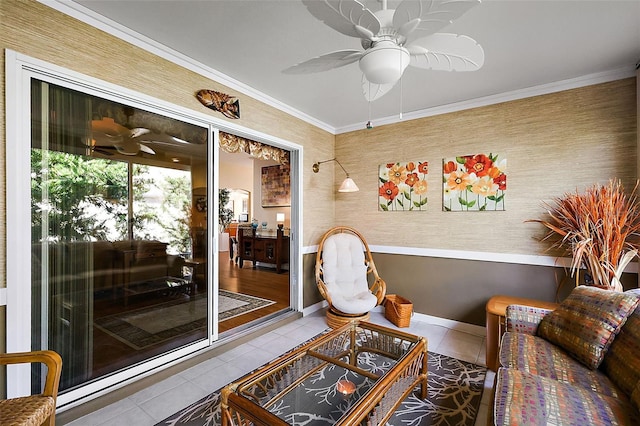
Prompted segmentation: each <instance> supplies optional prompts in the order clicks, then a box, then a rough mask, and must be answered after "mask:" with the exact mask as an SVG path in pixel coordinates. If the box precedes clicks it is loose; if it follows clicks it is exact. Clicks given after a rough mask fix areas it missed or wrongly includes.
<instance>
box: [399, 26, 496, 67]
mask: <svg viewBox="0 0 640 426" xmlns="http://www.w3.org/2000/svg"><path fill="white" fill-rule="evenodd" d="M405 47H406V48H407V50H408V51H409V54H410V55H411V62H410V63H409V65H411V66H414V67H418V68H424V69H430V70H436V71H476V70H478V69H480V68H481V67H482V65H483V64H484V50H483V49H482V46H480V45H479V44H478V43H477V42H476V41H475V40H474V39H472V38H471V37H467V36H464V35H457V34H447V33H438V34H432V35H430V36H428V37H423V38H420V39H418V40H415V41H414V42H412V43H411V44H409V45H407V46H405Z"/></svg>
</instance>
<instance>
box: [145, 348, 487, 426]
mask: <svg viewBox="0 0 640 426" xmlns="http://www.w3.org/2000/svg"><path fill="white" fill-rule="evenodd" d="M366 362H367V363H370V362H371V367H372V368H375V369H381V370H384V369H386V368H388V366H389V364H388V362H387V361H386V358H384V357H381V356H377V355H369V356H368V359H367V361H366ZM428 366H429V373H428V396H427V399H426V400H422V399H420V390H419V387H417V388H416V389H414V392H413V393H412V394H410V395H409V396H408V397H407V398H406V399H405V400H404V401H403V402H402V404H401V405H400V406H399V407H398V409H397V410H396V411H395V413H394V414H393V416H392V417H391V419H390V420H389V422H388V423H387V425H389V426H420V425H473V424H474V423H475V419H476V416H477V415H478V408H479V406H480V401H481V398H482V391H483V389H484V379H485V375H486V371H487V370H486V368H485V367H482V366H479V365H475V364H472V363H469V362H465V361H461V360H458V359H455V358H451V357H448V356H445V355H440V354H436V353H432V352H429V358H428ZM331 369H333V366H331V367H325V368H324V369H322V370H320V371H319V372H317V373H316V374H314V375H313V377H312V380H311V381H310V385H306V386H308V388H307V389H305V391H306V392H310V393H314V394H315V395H316V398H318V397H319V398H320V399H322V400H325V401H332V400H335V401H339V402H337V403H336V402H333V403H330V405H331V411H330V412H328V413H327V412H326V411H324V412H323V410H320V409H318V410H314V412H313V413H304V412H295V413H288V414H284V413H283V412H282V409H283V407H286V406H287V403H286V402H285V403H282V404H281V405H277V406H275V407H268V408H269V409H270V410H271V411H273V412H276V413H277V414H278V415H283V414H284V416H285V418H287V421H288V423H289V424H295V425H314V426H316V425H317V426H319V425H327V426H328V425H333V424H335V422H336V420H337V419H338V418H339V417H340V416H341V415H342V413H343V412H344V411H345V410H347V409H348V408H349V404H348V401H346V402H345V401H344V399H340V398H341V397H339V396H337V395H335V383H336V377H335V376H334V375H332V372H331V371H329V370H331ZM297 395H298V396H299V395H300V394H299V393H298V394H297ZM219 396H220V390H217V391H216V392H213V393H212V394H210V395H209V396H207V397H205V398H203V399H201V400H200V401H198V402H196V403H194V404H192V405H190V406H189V407H187V408H185V409H183V410H182V411H180V412H178V413H176V414H174V415H172V416H170V417H168V418H167V419H165V420H163V421H162V422H160V423H158V424H157V425H156V426H174V425H175V426H178V425H189V426H210V425H216V426H217V425H220V424H221V422H220V409H219ZM336 398H338V399H336Z"/></svg>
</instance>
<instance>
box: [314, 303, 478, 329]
mask: <svg viewBox="0 0 640 426" xmlns="http://www.w3.org/2000/svg"><path fill="white" fill-rule="evenodd" d="M327 306H328V304H327V302H326V300H323V301H322V302H318V303H315V304H313V305H311V306H307V307H306V308H304V310H303V311H302V315H303V316H305V317H306V316H307V315H311V314H313V313H315V312H317V311H319V310H321V309H324V308H326V307H327ZM372 312H384V308H383V307H382V306H376V307H375V308H374V309H373V310H372ZM411 318H412V319H413V320H415V321H420V322H426V323H429V324H434V325H440V326H443V327H447V328H450V329H452V330H456V331H461V332H463V333H469V334H473V335H474V336H481V337H485V336H486V335H487V330H486V328H485V327H483V326H481V325H475V324H469V323H466V322H460V321H455V320H451V319H447V318H440V317H435V316H433V315H427V314H419V313H414V314H413V317H411Z"/></svg>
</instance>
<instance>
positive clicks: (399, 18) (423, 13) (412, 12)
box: [393, 0, 480, 38]
mask: <svg viewBox="0 0 640 426" xmlns="http://www.w3.org/2000/svg"><path fill="white" fill-rule="evenodd" d="M478 4H480V0H419V1H415V0H404V1H403V2H402V3H400V4H399V5H398V7H397V8H396V11H395V12H394V14H393V27H394V28H398V29H401V28H403V26H404V25H405V24H407V23H409V22H411V21H413V20H414V19H416V18H418V19H420V23H419V24H418V25H417V26H416V27H414V28H413V29H411V30H410V31H408V30H409V29H410V28H405V30H404V31H405V32H407V34H403V35H404V36H405V37H407V38H408V37H409V36H410V34H411V33H412V32H413V31H415V32H417V33H420V35H422V36H426V35H429V34H433V33H435V32H436V31H440V30H441V29H442V28H444V27H445V26H447V25H449V24H450V23H451V21H453V20H454V19H457V18H459V17H460V16H462V15H463V14H464V13H465V12H466V11H468V10H469V9H471V8H472V7H474V6H477V5H478Z"/></svg>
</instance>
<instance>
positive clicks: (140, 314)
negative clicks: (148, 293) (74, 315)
mask: <svg viewBox="0 0 640 426" xmlns="http://www.w3.org/2000/svg"><path fill="white" fill-rule="evenodd" d="M218 296H219V298H218V309H219V314H218V320H219V321H220V322H222V321H226V320H228V319H231V318H235V317H237V316H240V315H243V314H246V313H247V312H251V311H255V310H257V309H260V308H264V307H265V306H269V305H273V304H274V303H275V302H274V301H273V300H268V299H261V298H259V297H254V296H249V295H247V294H241V293H232V292H230V291H226V290H219V292H218ZM94 325H95V326H96V327H97V328H99V329H100V330H102V331H104V332H105V333H107V334H109V335H111V336H113V337H115V338H116V339H118V340H120V341H121V342H123V343H126V344H127V345H128V346H131V347H132V348H133V349H136V350H140V349H144V348H146V347H149V346H152V345H156V344H158V343H163V342H166V341H168V340H171V339H174V338H177V337H180V336H182V335H184V334H187V333H192V332H194V331H197V330H205V329H206V328H207V297H206V295H199V296H195V297H193V298H191V299H189V300H180V301H177V300H173V301H170V302H165V303H160V304H158V305H154V306H148V307H145V308H141V309H136V310H132V311H125V312H121V313H117V314H113V315H108V316H105V317H101V318H97V319H96V320H95V321H94Z"/></svg>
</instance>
